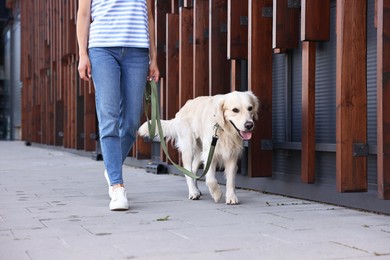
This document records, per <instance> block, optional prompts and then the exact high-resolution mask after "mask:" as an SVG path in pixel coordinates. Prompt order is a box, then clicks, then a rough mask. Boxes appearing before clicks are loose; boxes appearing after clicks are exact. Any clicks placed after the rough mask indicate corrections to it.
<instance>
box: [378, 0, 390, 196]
mask: <svg viewBox="0 0 390 260" xmlns="http://www.w3.org/2000/svg"><path fill="white" fill-rule="evenodd" d="M377 10H378V17H377V26H378V31H377V34H378V35H377V53H378V59H377V64H378V65H377V69H378V78H377V84H378V85H377V106H378V115H377V120H378V135H377V145H378V153H377V163H378V195H379V198H382V199H390V128H389V125H390V103H389V100H390V0H378V7H377Z"/></svg>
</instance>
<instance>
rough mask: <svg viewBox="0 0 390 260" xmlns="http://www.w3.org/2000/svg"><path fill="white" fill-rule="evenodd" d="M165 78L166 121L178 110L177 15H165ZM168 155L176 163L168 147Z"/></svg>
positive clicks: (176, 154)
mask: <svg viewBox="0 0 390 260" xmlns="http://www.w3.org/2000/svg"><path fill="white" fill-rule="evenodd" d="M166 24H167V37H166V39H167V43H166V46H167V58H166V61H167V65H166V66H167V68H169V70H167V77H166V89H165V90H166V92H165V93H166V95H165V100H166V104H167V110H166V116H165V118H166V119H172V118H174V117H175V115H176V113H177V111H178V110H179V107H180V106H179V14H167V22H166ZM168 151H169V155H170V157H171V158H172V160H174V161H175V162H178V159H179V154H178V152H177V150H176V149H175V148H174V147H172V146H169V147H168Z"/></svg>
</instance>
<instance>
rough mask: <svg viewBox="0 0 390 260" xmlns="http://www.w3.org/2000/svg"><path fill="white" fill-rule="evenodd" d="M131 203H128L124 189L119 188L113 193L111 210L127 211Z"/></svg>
mask: <svg viewBox="0 0 390 260" xmlns="http://www.w3.org/2000/svg"><path fill="white" fill-rule="evenodd" d="M127 209H129V202H128V201H127V193H126V189H125V188H124V187H118V188H116V189H115V190H114V191H113V192H112V199H111V202H110V210H127Z"/></svg>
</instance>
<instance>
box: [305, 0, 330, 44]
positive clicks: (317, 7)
mask: <svg viewBox="0 0 390 260" xmlns="http://www.w3.org/2000/svg"><path fill="white" fill-rule="evenodd" d="M301 5H302V7H301V10H302V11H301V40H302V41H329V37H330V0H302V1H301Z"/></svg>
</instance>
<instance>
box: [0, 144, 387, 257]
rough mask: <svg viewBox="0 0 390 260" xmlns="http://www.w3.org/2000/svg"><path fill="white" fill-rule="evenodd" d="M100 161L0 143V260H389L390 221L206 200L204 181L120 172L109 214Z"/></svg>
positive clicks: (251, 200)
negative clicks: (123, 193)
mask: <svg viewBox="0 0 390 260" xmlns="http://www.w3.org/2000/svg"><path fill="white" fill-rule="evenodd" d="M103 171H104V165H103V162H100V161H99V162H96V161H93V160H91V159H90V158H89V157H86V156H80V155H77V154H74V153H70V152H67V151H63V150H56V149H53V148H52V147H45V146H35V145H33V146H32V147H26V146H25V145H24V144H23V143H22V142H0V260H3V259H4V260H8V259H12V260H13V259H16V260H19V259H21V260H24V259H28V260H31V259H33V260H36V259H44V260H45V259H55V260H61V259H67V260H68V259H76V260H77V259H83V260H88V259H94V260H95V259H97V260H99V259H140V260H147V259H153V260H165V259H169V260H172V259H180V260H181V259H189V260H192V259H196V260H198V259H202V260H204V259H206V260H207V259H212V260H219V259H221V260H226V259H228V260H230V259H234V260H236V259H237V260H242V259H245V260H250V259H314V258H315V259H373V258H375V259H390V247H389V244H390V216H386V215H380V214H374V213H369V212H363V211H357V210H353V209H348V208H344V207H339V206H335V205H327V204H322V203H316V202H313V201H305V200H301V199H294V198H288V197H283V196H277V195H272V194H263V193H261V192H256V191H250V190H238V191H237V194H238V197H239V199H240V202H241V204H239V205H234V206H232V205H225V204H224V203H215V202H214V201H213V200H212V198H211V196H210V195H209V194H208V190H207V187H206V186H205V184H204V183H203V182H200V183H199V187H200V189H201V191H202V193H203V194H204V195H203V196H202V199H201V200H199V201H191V200H189V199H187V187H186V182H185V179H184V178H183V177H182V176H176V175H154V174H151V173H146V172H145V170H144V169H140V168H134V167H130V166H124V178H125V181H126V188H127V191H128V198H129V202H130V209H129V210H128V211H123V212H111V211H109V209H108V203H109V197H108V194H107V191H108V190H107V184H106V182H105V179H104V177H103Z"/></svg>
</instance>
